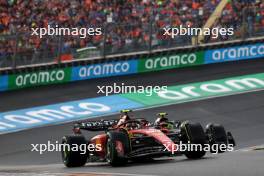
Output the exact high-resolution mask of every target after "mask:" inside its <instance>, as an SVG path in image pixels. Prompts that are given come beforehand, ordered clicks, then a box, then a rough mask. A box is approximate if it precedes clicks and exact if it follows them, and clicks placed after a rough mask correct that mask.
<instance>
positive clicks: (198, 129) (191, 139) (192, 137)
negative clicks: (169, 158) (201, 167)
mask: <svg viewBox="0 0 264 176" xmlns="http://www.w3.org/2000/svg"><path fill="white" fill-rule="evenodd" d="M180 130H181V140H182V142H183V144H198V145H199V146H200V147H199V148H198V147H197V148H198V150H197V151H194V150H192V151H190V150H186V151H184V155H185V156H186V157H187V158H189V159H199V158H202V157H203V156H204V155H205V154H206V151H204V150H203V148H204V144H206V143H207V141H206V135H205V132H204V130H203V127H202V126H201V124H200V123H190V122H184V123H182V124H181V126H180Z"/></svg>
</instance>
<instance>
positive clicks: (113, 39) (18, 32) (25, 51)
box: [0, 0, 264, 68]
mask: <svg viewBox="0 0 264 176" xmlns="http://www.w3.org/2000/svg"><path fill="white" fill-rule="evenodd" d="M220 2H221V0H113V1H102V0H72V1H67V0H57V1H48V0H38V1H35V0H0V35H1V38H0V68H1V67H2V68H4V67H8V66H13V67H16V66H19V65H27V64H38V63H46V62H53V61H61V60H72V59H79V58H89V57H95V56H105V55H110V54H120V53H129V52H139V51H150V52H151V51H153V50H155V49H164V48H165V49H166V48H171V47H177V46H189V45H192V44H193V42H192V39H193V37H198V36H179V37H177V38H175V39H171V38H170V37H168V36H164V35H162V34H163V30H162V29H163V27H167V26H172V27H177V26H179V25H183V26H188V25H189V26H193V27H203V26H205V24H206V23H208V21H209V20H210V18H211V25H210V26H211V27H226V28H227V27H233V28H234V29H235V35H234V36H232V37H227V36H224V37H223V36H220V37H219V38H217V39H213V38H212V37H210V36H209V37H205V38H204V40H202V43H209V42H219V41H228V40H234V39H245V38H249V37H257V36H263V34H264V1H263V0H254V1H252V0H228V1H227V3H225V4H224V7H223V8H222V9H221V11H220V12H219V13H218V14H217V17H215V18H213V17H212V14H215V13H214V12H215V11H216V8H217V6H218V5H219V3H220ZM212 19H213V20H212ZM47 25H51V26H55V25H59V26H62V27H78V28H81V27H86V28H89V27H100V28H102V30H103V35H101V36H89V37H86V38H84V39H82V38H80V37H78V36H59V37H58V36H46V37H44V38H42V39H40V38H39V37H38V36H31V28H36V27H47ZM83 48H87V49H85V50H84V49H83ZM80 49H82V53H79V52H78V51H80ZM84 51H85V52H84Z"/></svg>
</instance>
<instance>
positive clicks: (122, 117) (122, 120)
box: [117, 110, 131, 125]
mask: <svg viewBox="0 0 264 176" xmlns="http://www.w3.org/2000/svg"><path fill="white" fill-rule="evenodd" d="M128 112H131V110H122V111H121V113H122V114H121V115H120V118H119V121H118V123H117V125H121V124H122V123H125V122H126V121H128V120H130V117H129V115H128Z"/></svg>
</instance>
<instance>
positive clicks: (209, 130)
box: [205, 123, 228, 153]
mask: <svg viewBox="0 0 264 176" xmlns="http://www.w3.org/2000/svg"><path fill="white" fill-rule="evenodd" d="M205 132H206V134H207V137H208V141H209V144H210V146H213V145H218V147H216V148H217V151H213V152H217V153H223V152H225V151H226V150H225V149H224V150H221V148H222V147H220V145H225V146H227V144H228V136H227V133H226V130H225V128H224V127H223V126H222V125H220V124H216V123H210V124H208V125H207V126H206V128H205ZM211 148H213V147H211ZM211 152H212V151H211Z"/></svg>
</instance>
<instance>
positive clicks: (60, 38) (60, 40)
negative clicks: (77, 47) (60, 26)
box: [57, 35, 63, 64]
mask: <svg viewBox="0 0 264 176" xmlns="http://www.w3.org/2000/svg"><path fill="white" fill-rule="evenodd" d="M62 41H63V40H62V35H60V36H59V43H58V47H59V48H58V54H57V58H58V63H59V64H61V51H62V44H63V42H62Z"/></svg>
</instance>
